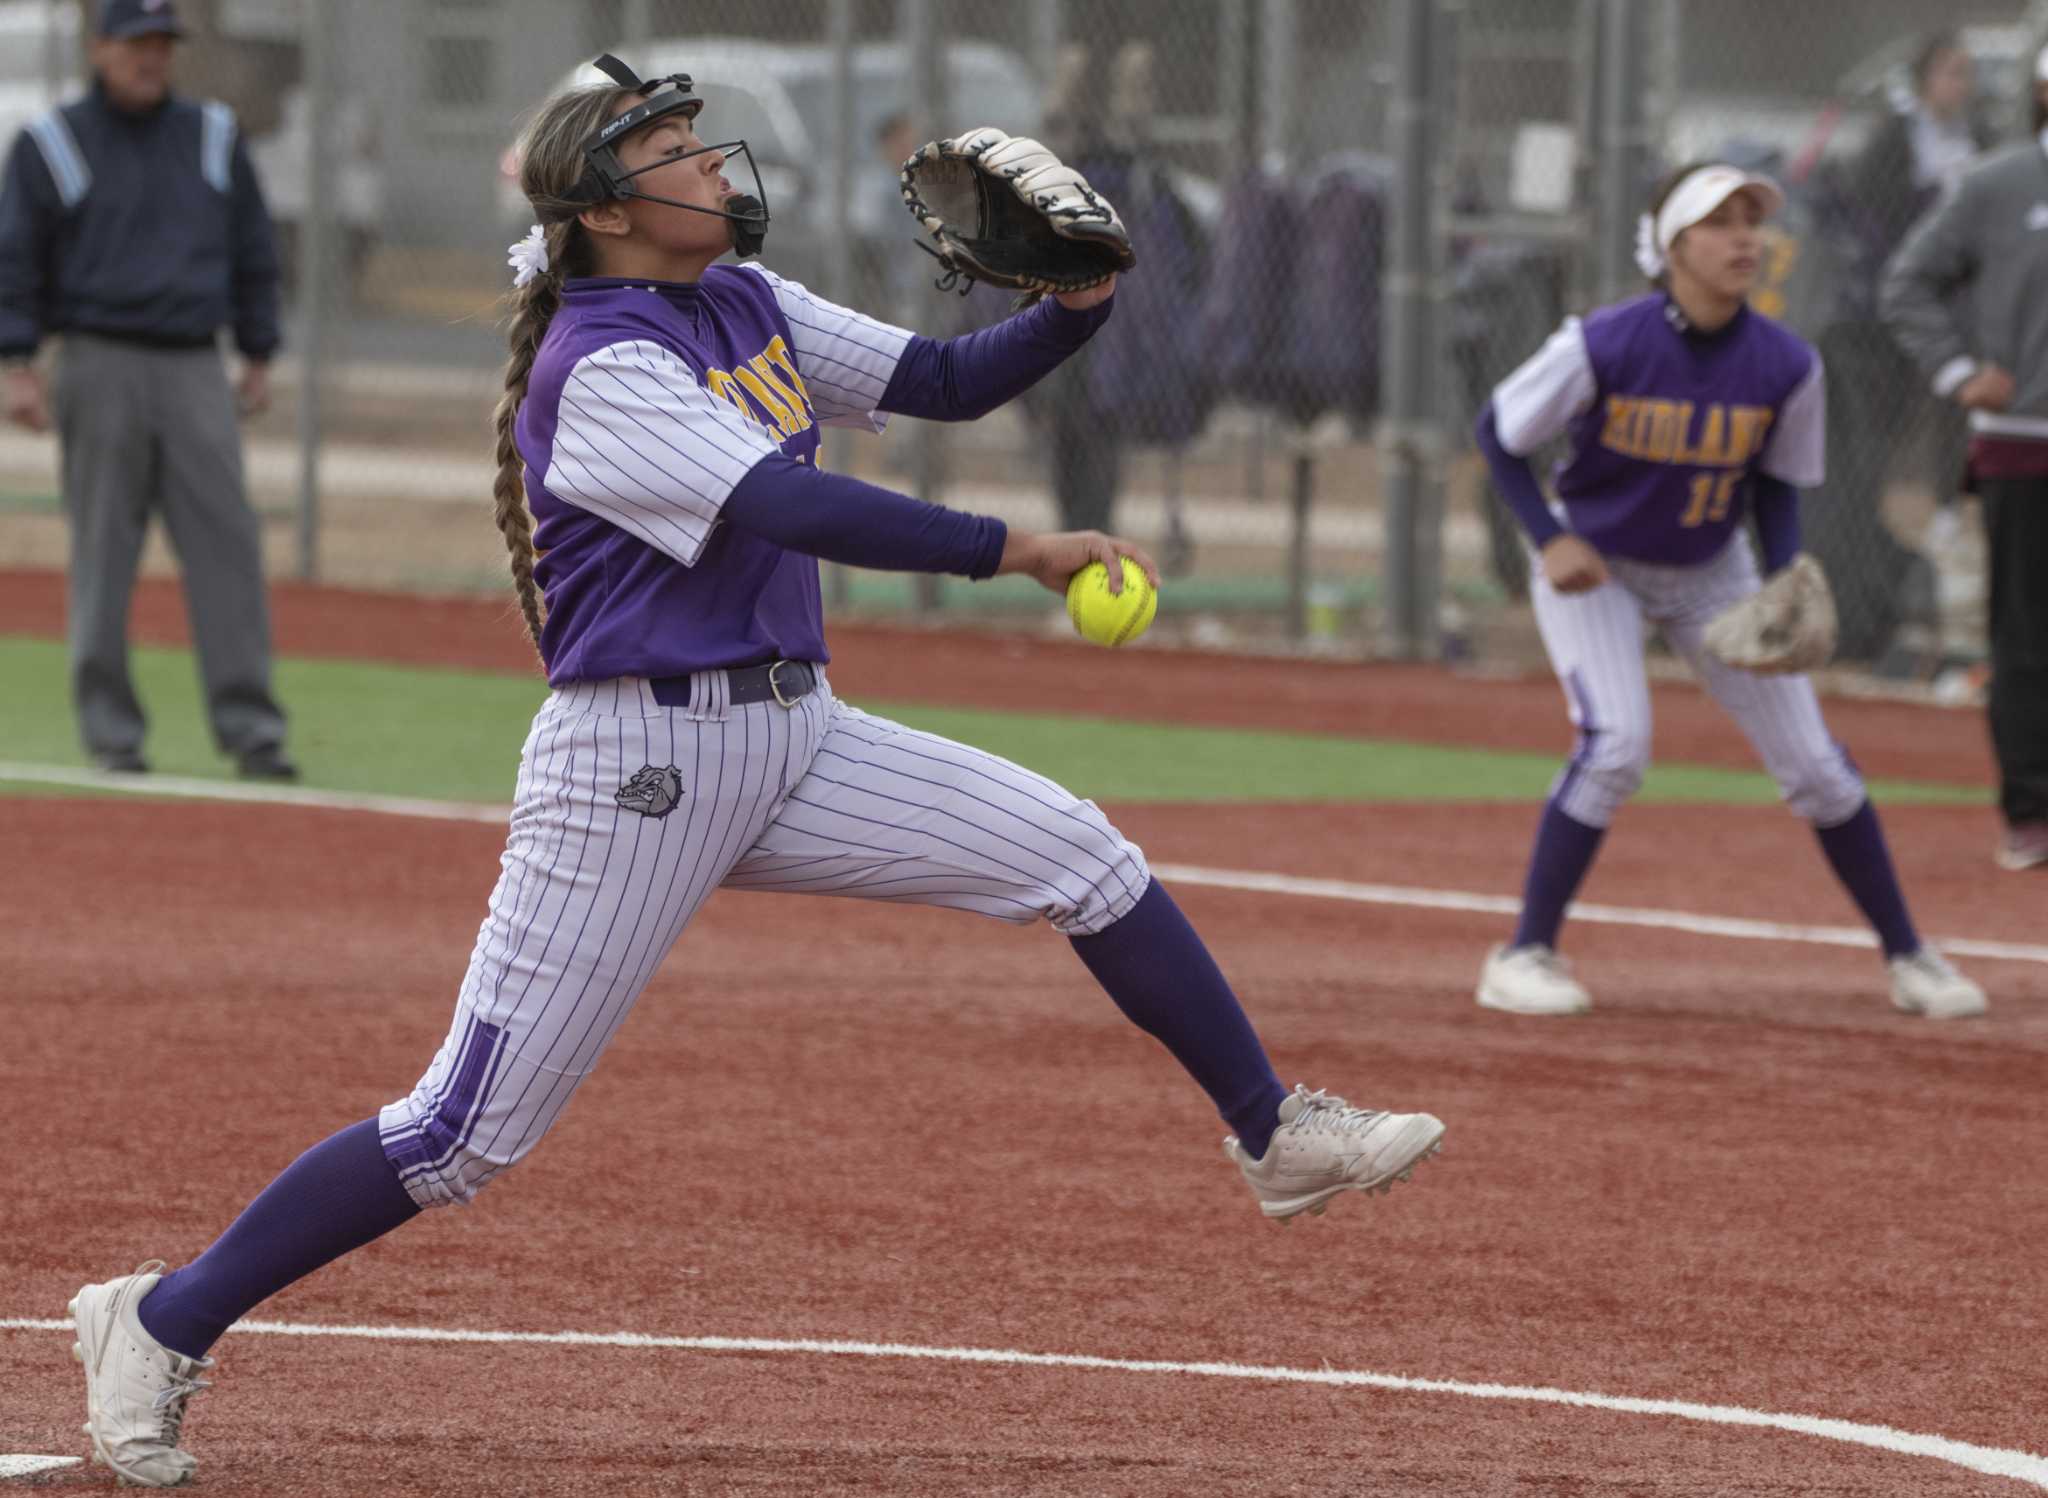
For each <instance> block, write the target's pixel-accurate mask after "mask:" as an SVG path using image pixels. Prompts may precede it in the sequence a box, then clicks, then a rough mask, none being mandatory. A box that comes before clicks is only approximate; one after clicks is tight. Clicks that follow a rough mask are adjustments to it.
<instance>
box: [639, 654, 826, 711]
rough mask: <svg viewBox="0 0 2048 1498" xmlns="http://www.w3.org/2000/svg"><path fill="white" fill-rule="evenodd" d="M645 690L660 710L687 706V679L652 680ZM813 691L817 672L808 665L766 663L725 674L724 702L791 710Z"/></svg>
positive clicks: (688, 689)
mask: <svg viewBox="0 0 2048 1498" xmlns="http://www.w3.org/2000/svg"><path fill="white" fill-rule="evenodd" d="M647 686H648V690H650V691H651V692H653V693H654V700H655V701H656V702H659V703H660V704H661V705H662V706H663V707H688V706H689V705H690V678H689V677H687V676H653V677H649V678H648V681H647ZM817 689H818V668H817V667H816V666H813V665H812V664H811V663H810V662H809V661H769V662H767V663H766V664H765V665H759V666H734V667H733V668H732V669H731V670H729V671H727V672H726V673H725V700H726V701H727V702H729V703H730V704H732V706H734V707H745V706H746V705H747V704H748V703H750V702H779V703H781V704H782V705H783V706H784V707H795V706H796V705H797V704H798V703H799V702H801V701H803V700H804V698H806V697H808V696H810V695H811V693H812V692H814V691H816V690H817Z"/></svg>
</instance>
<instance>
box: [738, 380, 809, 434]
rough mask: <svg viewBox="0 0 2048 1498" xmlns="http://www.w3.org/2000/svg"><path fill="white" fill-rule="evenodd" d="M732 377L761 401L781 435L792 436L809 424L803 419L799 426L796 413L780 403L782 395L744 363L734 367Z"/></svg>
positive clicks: (762, 407)
mask: <svg viewBox="0 0 2048 1498" xmlns="http://www.w3.org/2000/svg"><path fill="white" fill-rule="evenodd" d="M732 377H733V378H734V379H735V380H738V381H739V382H740V383H741V384H742V385H744V386H746V387H747V394H749V395H751V396H752V397H753V398H754V399H755V400H757V401H759V402H760V403H761V409H762V410H764V411H766V412H767V413H768V416H769V420H770V422H771V424H772V425H773V426H774V428H775V430H776V431H777V432H778V433H779V434H780V435H782V436H783V437H793V436H795V435H796V434H797V433H798V432H799V431H801V430H802V429H803V427H804V426H809V425H810V423H809V422H808V421H805V422H803V424H802V426H799V425H798V421H799V418H798V416H797V414H796V413H795V412H794V411H792V410H790V409H789V407H788V406H786V405H784V404H783V403H782V397H781V396H779V395H777V394H776V393H775V392H774V391H772V390H770V389H769V388H768V387H767V386H766V385H764V384H763V383H762V382H761V377H760V376H759V375H757V374H755V373H754V372H753V371H752V370H751V369H748V368H747V367H746V366H745V365H742V366H740V368H738V369H735V370H734V371H733V372H732Z"/></svg>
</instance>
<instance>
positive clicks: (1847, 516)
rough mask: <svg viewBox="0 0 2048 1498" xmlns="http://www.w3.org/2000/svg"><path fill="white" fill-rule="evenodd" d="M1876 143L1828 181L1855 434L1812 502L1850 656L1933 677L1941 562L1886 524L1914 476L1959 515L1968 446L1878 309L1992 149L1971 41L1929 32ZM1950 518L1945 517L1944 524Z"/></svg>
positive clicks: (1836, 343)
mask: <svg viewBox="0 0 2048 1498" xmlns="http://www.w3.org/2000/svg"><path fill="white" fill-rule="evenodd" d="M1907 77H1908V84H1907V86H1906V87H1904V88H1901V89H1900V90H1899V91H1898V97H1896V98H1894V99H1893V100H1892V101H1891V107H1890V108H1889V109H1888V110H1886V112H1885V115H1884V118H1883V119H1882V120H1881V121H1880V122H1879V123H1878V125H1877V128H1876V130H1875V131H1874V132H1873V134H1872V135H1871V138H1870V140H1869V142H1868V144H1867V145H1865V146H1864V148H1863V149H1862V150H1861V151H1860V152H1858V153H1857V155H1856V156H1855V157H1853V158H1851V159H1850V160H1848V161H1847V162H1845V163H1844V164H1843V166H1842V167H1841V169H1840V170H1839V172H1829V173H1823V174H1822V176H1821V177H1820V178H1819V179H1818V181H1819V183H1820V187H1821V190H1822V194H1823V205H1824V206H1825V208H1826V209H1827V210H1828V212H1829V221H1830V223H1831V224H1832V225H1833V226H1834V228H1835V229H1836V231H1837V233H1836V241H1835V242H1836V244H1837V245H1838V246H1839V247H1840V249H1841V250H1842V251H1843V253H1844V264H1843V266H1842V267H1840V268H1839V269H1838V271H1837V277H1838V284H1837V285H1836V286H1835V287H1833V288H1831V290H1830V297H1831V301H1832V304H1833V310H1834V312H1835V314H1836V316H1835V317H1833V318H1831V319H1830V321H1829V323H1828V325H1827V326H1826V327H1825V328H1824V329H1823V330H1821V331H1820V332H1819V334H1818V337H1817V341H1818V343H1819V345H1820V349H1821V353H1822V356H1823V357H1824V358H1825V359H1826V360H1827V361H1828V367H1829V368H1830V369H1832V370H1833V371H1834V372H1835V375H1836V378H1834V379H1833V380H1831V381H1830V382H1829V386H1828V406H1829V411H1828V419H1829V423H1830V424H1831V425H1832V426H1833V427H1834V429H1835V430H1836V431H1838V432H1840V433H1842V434H1843V435H1844V436H1845V437H1850V436H1853V438H1854V441H1853V442H1843V443H1840V444H1838V445H1837V453H1838V458H1837V461H1836V462H1834V463H1833V464H1832V465H1831V467H1832V468H1833V470H1834V472H1833V474H1832V475H1831V477H1830V480H1829V482H1828V484H1827V486H1826V489H1825V491H1824V492H1823V493H1820V494H1818V495H1817V496H1816V497H1815V503H1814V504H1812V505H1811V506H1810V507H1809V513H1810V514H1811V515H1812V516H1813V522H1814V523H1813V534H1812V536H1811V542H1812V549H1813V552H1814V554H1815V555H1816V556H1818V557H1819V558H1820V559H1821V561H1822V562H1823V563H1824V564H1825V565H1826V566H1827V568H1828V573H1829V576H1830V578H1832V579H1833V580H1834V581H1835V583H1836V589H1837V603H1838V606H1839V607H1840V610H1841V623H1842V640H1841V649H1842V654H1843V655H1844V656H1845V657H1848V658H1851V659H1860V660H1868V661H1872V662H1874V663H1875V664H1876V666H1877V668H1878V671H1879V673H1880V674H1881V675H1886V676H1895V677H1904V676H1915V675H1923V674H1925V673H1926V672H1927V671H1929V670H1930V669H1931V668H1932V667H1933V665H1934V664H1935V661H1936V657H1937V655H1938V653H1939V644H1940V617H1939V614H1940V610H1939V599H1938V596H1937V592H1938V589H1937V576H1936V572H1935V568H1934V565H1933V563H1932V561H1931V560H1930V559H1929V558H1928V557H1927V556H1925V555H1924V554H1923V553H1921V552H1920V551H1919V550H1917V549H1915V548H1914V547H1912V546H1909V545H1907V544H1906V543H1905V542H1903V541H1902V540H1900V539H1899V537H1898V536H1896V535H1895V534H1893V532H1892V530H1891V528H1890V527H1889V526H1888V525H1887V524H1886V523H1885V519H1884V503H1885V495H1886V492H1887V490H1888V488H1889V487H1890V485H1891V484H1892V483H1894V482H1895V481H1896V480H1898V479H1899V478H1900V477H1901V476H1909V477H1911V478H1912V479H1914V480H1916V481H1917V482H1919V483H1922V484H1924V485H1925V486H1926V487H1927V488H1928V490H1929V491H1931V493H1932V495H1933V497H1934V500H1935V503H1936V505H1937V506H1938V507H1940V508H1939V509H1938V510H1937V513H1938V514H1944V515H1946V514H1949V513H1952V512H1950V511H1949V509H1948V507H1949V506H1950V505H1951V503H1952V501H1953V500H1954V498H1955V495H1956V490H1957V488H1958V485H1959V482H1960V479H1961V474H1962V467H1963V454H1964V448H1965V445H1966V443H1967V440H1968V436H1967V433H1966V431H1965V429H1964V426H1963V422H1962V416H1961V413H1960V412H1959V411H1957V410H1955V409H1954V408H1953V407H1952V406H1951V405H1950V404H1949V403H1948V402H1946V401H1941V400H1937V399H1935V398H1934V397H1933V396H1932V395H1930V394H1929V392H1928V390H1927V387H1926V383H1925V382H1924V381H1923V380H1922V379H1921V378H1920V377H1919V375H1918V374H1917V373H1916V372H1915V370H1914V368H1913V364H1912V361H1911V359H1910V358H1909V357H1907V355H1906V354H1904V353H1903V352H1902V351H1901V350H1900V348H1899V346H1898V344H1897V343H1896V342H1895V341H1894V340H1893V338H1892V336H1891V333H1890V332H1889V331H1888V330H1887V329H1886V327H1885V326H1884V321H1883V318H1882V316H1881V315H1880V313H1879V311H1878V305H1877V302H1878V285H1879V282H1880V281H1881V279H1882V277H1883V273H1884V267H1885V264H1886V262H1887V261H1888V260H1889V259H1890V258H1891V256H1892V254H1893V253H1894V252H1895V251H1896V250H1897V249H1898V247H1899V244H1900V242H1901V241H1902V240H1903V239H1904V238H1905V236H1906V233H1907V231H1908V230H1910V229H1911V228H1912V227H1913V224H1914V222H1915V221H1916V220H1918V219H1919V218H1920V217H1921V215H1922V214H1924V213H1926V212H1927V210H1928V209H1929V208H1931V207H1932V206H1933V205H1934V203H1935V200H1936V199H1937V198H1938V197H1939V196H1940V194H1941V191H1942V189H1943V187H1944V185H1945V184H1948V183H1952V182H1954V181H1955V180H1956V179H1957V177H1958V176H1959V175H1960V174H1961V173H1962V171H1963V170H1964V169H1965V168H1966V167H1967V166H1968V165H1969V164H1970V163H1971V162H1972V161H1974V160H1975V159H1976V158H1977V157H1978V155H1979V154H1980V153H1981V152H1982V151H1983V150H1984V149H1985V148H1986V147H1987V146H1988V145H1989V144H1990V142H1991V132H1990V131H1989V129H1988V128H1987V127H1986V126H1985V124H1984V122H1983V121H1982V120H1981V119H1979V118H1978V117H1977V116H1976V114H1975V112H1974V110H1973V105H1974V102H1975V97H1976V69H1975V65H1974V63H1973V62H1972V60H1971V58H1970V54H1969V53H1968V51H1966V50H1965V49H1964V47H1963V44H1962V41H1961V38H1960V37H1959V36H1958V35H1957V34H1956V33H1954V32H1951V31H1943V32H1936V33H1933V34H1930V35H1928V36H1927V37H1925V38H1923V39H1922V40H1921V42H1920V43H1919V45H1918V47H1917V49H1916V50H1915V52H1914V55H1913V60H1912V64H1911V66H1910V68H1909V70H1908V74H1907ZM1945 525H1946V523H1945V524H1944V528H1945Z"/></svg>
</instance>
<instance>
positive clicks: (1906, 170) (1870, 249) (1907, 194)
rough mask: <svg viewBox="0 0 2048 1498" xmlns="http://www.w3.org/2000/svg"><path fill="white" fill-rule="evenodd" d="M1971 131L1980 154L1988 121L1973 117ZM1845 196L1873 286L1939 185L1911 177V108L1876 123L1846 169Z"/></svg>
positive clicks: (1988, 140)
mask: <svg viewBox="0 0 2048 1498" xmlns="http://www.w3.org/2000/svg"><path fill="white" fill-rule="evenodd" d="M1970 136H1971V138H1972V139H1973V140H1975V141H1976V143H1977V150H1978V152H1979V153H1980V154H1981V153H1982V152H1984V151H1987V150H1989V149H1990V148H1991V145H1992V143H1993V140H1994V136H1993V134H1992V131H1991V129H1990V128H1989V126H1987V125H1986V124H1985V123H1984V122H1983V121H1982V120H1980V119H1975V118H1973V119H1972V120H1971V121H1970ZM1849 195H1850V203H1851V209H1852V213H1853V216H1854V220H1855V223H1856V227H1857V231H1858V234H1859V236H1860V237H1861V239H1862V240H1863V249H1864V256H1865V260H1864V266H1865V270H1866V272H1867V274H1868V276H1869V279H1870V281H1871V282H1872V284H1873V286H1874V285H1875V283H1876V281H1877V279H1878V277H1879V276H1880V275H1881V274H1882V273H1883V268H1884V263H1885V262H1886V261H1887V260H1889V259H1891V257H1892V254H1893V252H1895V251H1896V250H1897V249H1898V247H1899V245H1900V244H1901V243H1902V242H1903V241H1904V240H1905V237H1906V231H1907V230H1909V229H1911V228H1912V227H1913V225H1914V224H1915V223H1916V222H1917V221H1918V220H1919V219H1920V217H1921V215H1923V214H1924V213H1926V212H1927V210H1928V209H1930V208H1932V207H1933V206H1934V204H1935V202H1936V200H1937V199H1939V198H1940V196H1941V189H1940V187H1939V186H1922V185H1920V184H1918V183H1917V182H1916V180H1915V167H1914V161H1913V116H1912V115H1911V114H1910V113H1907V112H1904V111H1900V110H1893V111H1891V112H1890V113H1888V114H1887V115H1886V116H1885V117H1884V120H1883V122H1882V123H1880V124H1879V125H1878V127H1877V129H1876V131H1875V132H1874V133H1873V134H1872V135H1871V137H1870V143H1869V144H1868V145H1866V146H1865V147H1864V148H1863V150H1862V152H1861V154H1859V155H1858V157H1857V159H1856V164H1855V167H1854V168H1853V169H1852V171H1851V172H1850V181H1849Z"/></svg>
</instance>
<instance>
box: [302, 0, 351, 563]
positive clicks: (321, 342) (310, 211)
mask: <svg viewBox="0 0 2048 1498" xmlns="http://www.w3.org/2000/svg"><path fill="white" fill-rule="evenodd" d="M329 11H330V6H329V5H328V0H306V29H305V33H304V37H305V39H304V41H303V43H302V67H303V76H304V78H305V87H306V158H307V159H306V207H305V212H304V214H303V215H301V218H300V222H299V245H298V250H299V263H298V282H299V311H300V314H301V316H300V320H299V324H300V325H299V411H298V418H299V419H298V435H299V515H298V543H299V546H298V549H299V576H300V577H301V578H302V579H304V580H305V581H307V582H312V581H314V580H315V579H316V578H317V577H318V576H319V574H320V444H321V416H322V414H323V413H322V411H321V408H320V402H321V383H322V382H321V369H322V366H323V365H324V363H325V360H326V348H325V345H326V341H327V312H328V308H329V306H330V305H331V304H332V302H333V299H334V290H335V288H334V287H332V286H330V285H329V284H328V282H329V281H330V280H331V279H333V278H334V275H335V271H336V269H337V267H340V266H341V265H342V257H340V256H339V255H336V254H334V253H333V246H332V245H331V243H330V241H331V240H332V238H333V232H334V208H333V198H334V192H333V186H334V143H333V140H332V139H331V137H332V135H333V133H334V132H333V130H332V129H331V127H330V126H331V121H332V120H333V118H334V108H333V104H334V100H333V93H334V76H333V74H334V69H333V50H334V49H333V47H332V46H331V45H330V40H331V36H332V32H331V30H330V26H331V16H330V14H329Z"/></svg>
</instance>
